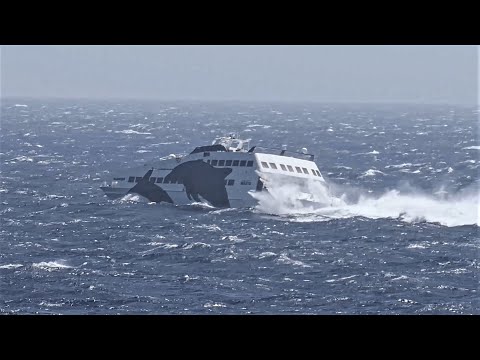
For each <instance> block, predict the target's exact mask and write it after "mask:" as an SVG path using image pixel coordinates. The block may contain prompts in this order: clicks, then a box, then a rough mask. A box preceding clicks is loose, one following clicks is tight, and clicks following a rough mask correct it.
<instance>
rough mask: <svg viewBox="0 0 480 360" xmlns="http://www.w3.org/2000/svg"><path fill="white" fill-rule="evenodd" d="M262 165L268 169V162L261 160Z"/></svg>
mask: <svg viewBox="0 0 480 360" xmlns="http://www.w3.org/2000/svg"><path fill="white" fill-rule="evenodd" d="M262 166H263V167H264V168H267V169H268V164H267V163H266V162H265V161H262Z"/></svg>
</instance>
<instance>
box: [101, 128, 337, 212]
mask: <svg viewBox="0 0 480 360" xmlns="http://www.w3.org/2000/svg"><path fill="white" fill-rule="evenodd" d="M250 140H251V139H246V140H243V139H240V138H237V136H236V135H234V134H230V135H228V136H222V137H219V138H216V139H215V140H214V141H213V142H212V143H211V145H204V146H198V147H196V148H195V149H193V151H192V152H190V153H189V154H187V155H175V154H170V155H168V156H166V157H164V158H161V159H159V160H157V161H155V162H152V163H148V164H145V165H143V166H138V167H136V168H131V169H125V170H122V171H119V172H118V173H117V174H115V175H114V176H113V178H112V179H111V181H110V182H109V183H107V182H104V183H103V185H102V186H101V187H100V188H101V190H103V192H104V193H105V195H106V196H107V197H108V198H110V199H116V198H122V197H124V196H126V195H128V194H137V195H140V196H141V197H144V198H145V199H147V200H148V201H149V202H154V203H171V204H178V205H187V204H192V203H205V204H208V205H210V206H213V207H217V208H228V207H232V208H245V207H247V208H248V207H253V206H255V205H256V204H257V203H258V196H255V195H256V194H257V195H258V193H261V194H268V193H269V187H270V186H271V184H274V183H275V184H285V185H294V186H293V187H294V188H295V189H296V193H295V194H294V195H293V196H294V197H295V198H297V199H298V200H299V201H301V202H303V203H315V204H317V205H327V204H318V200H317V199H316V198H315V194H314V193H313V192H312V188H315V186H314V185H316V184H320V185H324V186H326V187H328V185H327V184H326V181H325V179H324V177H323V176H322V174H321V172H320V170H319V169H318V166H317V165H316V163H315V162H314V155H313V154H309V153H308V151H307V149H306V148H303V149H301V151H299V152H296V151H287V149H286V146H282V147H281V148H278V149H277V148H274V149H272V148H264V147H259V146H252V147H250ZM312 185H313V186H312ZM289 195H290V196H291V195H292V194H289ZM276 196H278V192H277V194H276Z"/></svg>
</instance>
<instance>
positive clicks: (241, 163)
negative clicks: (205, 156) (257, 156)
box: [207, 160, 253, 167]
mask: <svg viewBox="0 0 480 360" xmlns="http://www.w3.org/2000/svg"><path fill="white" fill-rule="evenodd" d="M207 164H210V165H212V166H249V167H252V166H253V160H249V161H247V160H207Z"/></svg>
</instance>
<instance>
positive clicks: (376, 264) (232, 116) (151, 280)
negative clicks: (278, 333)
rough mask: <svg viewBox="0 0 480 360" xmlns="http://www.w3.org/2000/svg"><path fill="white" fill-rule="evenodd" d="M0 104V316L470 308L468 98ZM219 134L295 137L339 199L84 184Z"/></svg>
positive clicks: (279, 141) (266, 141)
mask: <svg viewBox="0 0 480 360" xmlns="http://www.w3.org/2000/svg"><path fill="white" fill-rule="evenodd" d="M0 114H1V121H0V126H1V136H0V164H1V174H0V214H1V219H0V313H3V314H480V297H479V295H480V293H479V292H480V286H479V280H480V277H479V269H480V263H479V258H480V257H479V255H480V251H479V249H480V239H479V209H478V206H479V201H480V195H479V194H480V193H479V188H480V183H479V179H480V176H479V170H480V168H479V167H480V157H479V155H480V141H479V132H478V126H479V118H478V116H479V113H478V109H476V108H468V107H455V106H448V105H398V104H397V105H387V104H382V105H364V104H354V105H345V104H313V103H312V104H300V103H291V104H288V103H283V104H282V103H234V102H231V103H213V102H212V103H200V102H198V103H195V102H190V103H189V102H170V103H166V102H163V103H162V102H153V101H150V102H140V101H131V102H129V101H94V100H92V101H88V100H43V101H41V100H29V99H14V100H13V99H10V100H8V99H3V100H2V103H1V113H0ZM232 132H236V133H238V134H239V136H241V137H243V138H251V139H252V141H251V145H255V144H258V145H262V146H269V147H277V148H280V147H281V146H282V145H284V144H285V145H287V146H288V148H289V149H293V150H298V149H301V148H303V147H306V148H307V149H308V151H309V152H311V153H314V154H315V155H316V158H315V160H316V162H317V164H318V167H319V169H320V171H321V172H322V174H323V175H324V177H325V178H326V179H327V181H328V182H329V184H330V187H331V189H332V191H333V193H334V194H335V197H336V198H339V199H342V201H343V204H342V205H338V204H337V205H336V206H329V207H326V208H322V209H310V208H302V207H298V206H296V207H290V208H289V207H288V204H287V202H281V201H279V202H278V203H272V201H270V202H267V201H265V202H260V204H259V205H258V206H257V207H255V208H251V209H215V208H212V207H209V206H202V205H198V204H197V205H191V206H173V205H169V204H152V203H148V202H146V201H143V200H142V199H141V198H139V197H138V196H133V197H132V196H129V197H126V198H123V199H119V200H109V199H107V198H106V197H105V196H104V194H103V192H102V191H101V190H100V188H99V187H100V186H101V184H102V182H103V181H105V180H110V177H111V174H112V173H113V172H115V170H117V169H122V168H127V167H133V166H137V165H141V164H144V163H146V162H149V161H151V160H155V159H158V158H160V157H163V156H166V155H169V154H171V153H189V152H190V151H192V150H193V148H195V147H196V146H201V145H208V144H210V143H211V141H212V140H213V139H214V138H215V137H216V136H220V135H227V134H229V133H232ZM288 196H289V194H288V193H285V197H286V198H288Z"/></svg>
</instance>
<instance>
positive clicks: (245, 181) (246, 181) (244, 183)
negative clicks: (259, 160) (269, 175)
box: [240, 180, 252, 185]
mask: <svg viewBox="0 0 480 360" xmlns="http://www.w3.org/2000/svg"><path fill="white" fill-rule="evenodd" d="M240 185H252V182H251V181H250V180H242V181H241V182H240Z"/></svg>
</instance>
